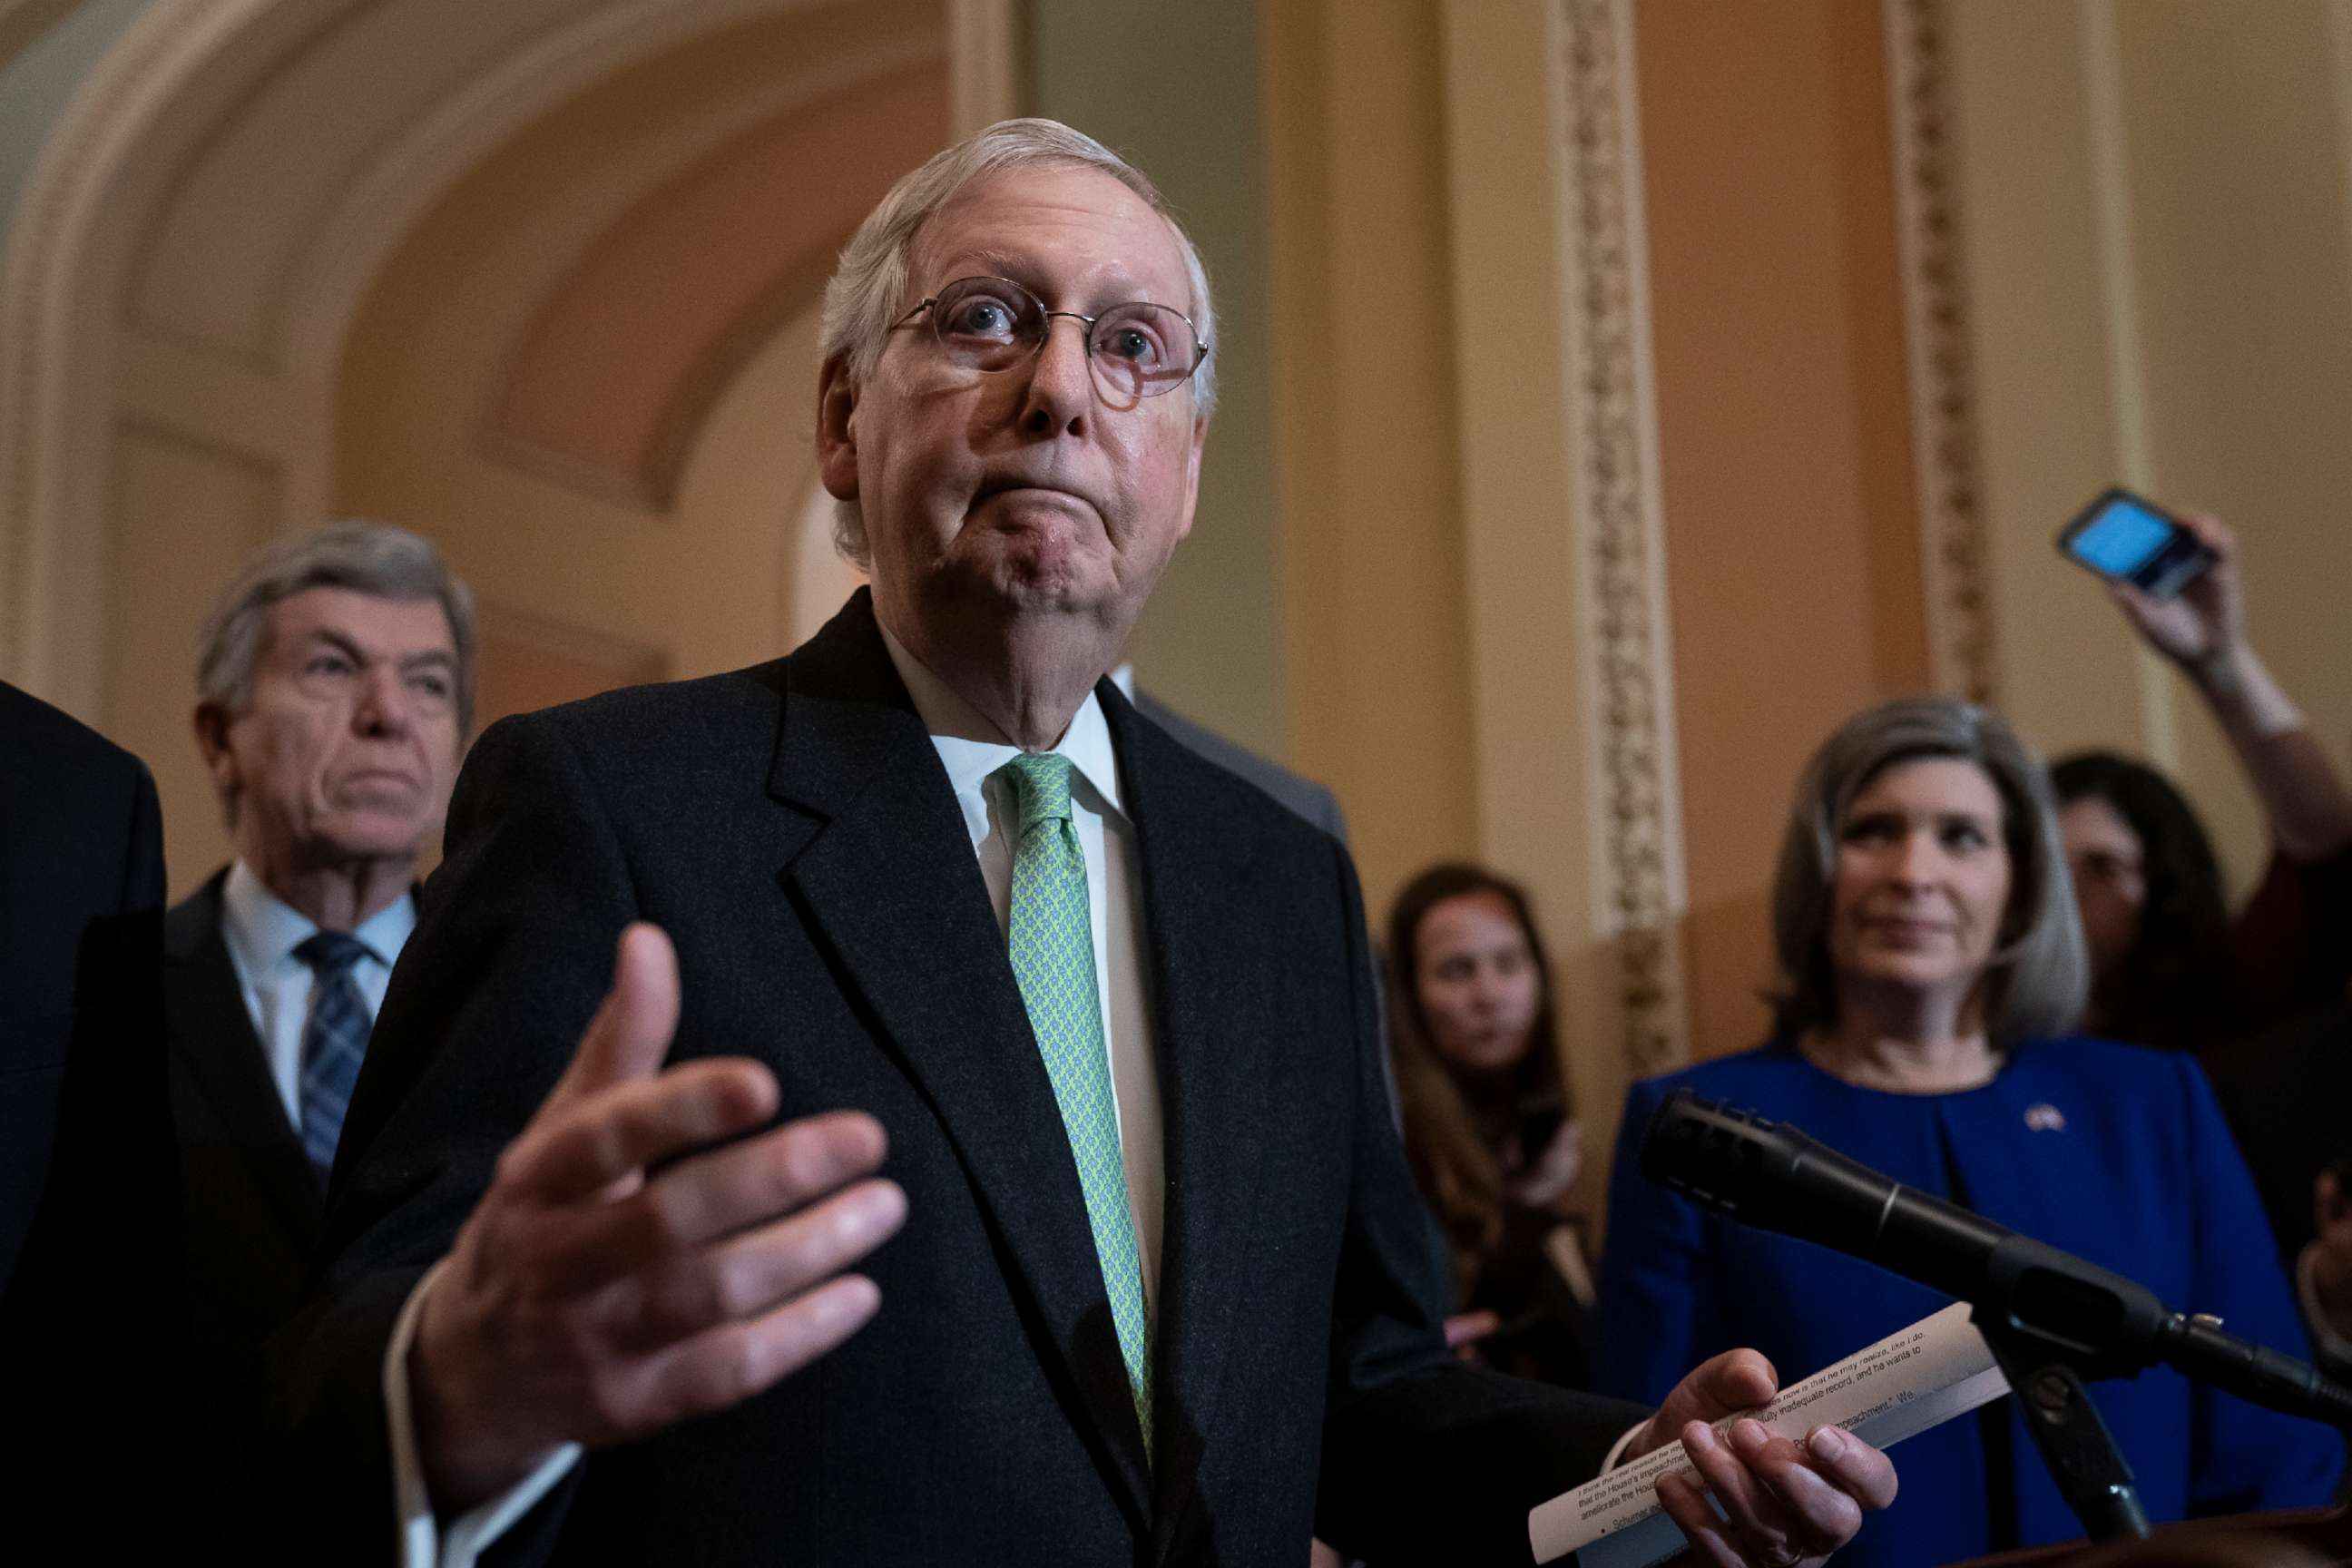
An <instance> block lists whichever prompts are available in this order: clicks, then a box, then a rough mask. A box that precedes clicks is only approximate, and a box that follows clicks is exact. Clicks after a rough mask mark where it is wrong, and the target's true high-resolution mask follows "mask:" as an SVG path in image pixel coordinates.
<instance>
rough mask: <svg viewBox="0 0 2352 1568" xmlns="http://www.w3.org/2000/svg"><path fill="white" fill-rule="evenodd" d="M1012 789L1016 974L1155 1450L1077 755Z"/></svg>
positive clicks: (1047, 760)
mask: <svg viewBox="0 0 2352 1568" xmlns="http://www.w3.org/2000/svg"><path fill="white" fill-rule="evenodd" d="M997 773H998V775H999V776H1001V777H1003V779H1005V780H1006V782H1008V783H1009V784H1012V786H1013V799H1014V801H1015V802H1016V803H1017V805H1018V806H1019V809H1020V814H1021V828H1020V834H1021V837H1020V841H1019V845H1018V847H1016V848H1015V849H1014V851H1013V907H1012V915H1011V918H1010V919H1009V920H1008V921H1006V925H1007V927H1008V930H1007V931H1006V937H1007V940H1008V942H1009V943H1010V945H1011V948H1012V954H1013V979H1014V980H1015V981H1017V982H1019V983H1020V986H1021V1000H1022V1001H1023V1003H1024V1004H1025V1005H1027V1007H1028V1009H1029V1025H1030V1027H1031V1028H1033V1029H1034V1030H1035V1031H1036V1035H1037V1049H1038V1051H1039V1052H1040V1053H1041V1054H1043V1055H1044V1057H1045V1075H1046V1077H1048V1078H1049V1079H1052V1080H1053V1083H1054V1098H1055V1100H1056V1101H1058V1102H1059V1103H1060V1105H1061V1108H1062V1124H1063V1126H1064V1127H1065V1128H1066V1129H1067V1130H1068V1131H1069V1134H1070V1152H1071V1153H1072V1154H1073V1155H1074V1156H1076V1160H1077V1165H1078V1186H1079V1187H1080V1189H1081V1190H1082V1191H1084V1192H1085V1194H1086V1198H1087V1220H1088V1221H1089V1222H1090V1223H1091V1225H1092V1226H1093V1227H1094V1233H1095V1256H1096V1257H1097V1258H1098V1259H1099V1260H1100V1261H1101V1264H1102V1276H1103V1289H1104V1290H1105V1291H1106V1292H1107V1293H1108V1295H1109V1297H1110V1315H1111V1321H1112V1322H1113V1323H1114V1324H1116V1325H1117V1326H1118V1349H1119V1354H1120V1355H1121V1356H1122V1357H1123V1358H1125V1360H1126V1362H1127V1381H1128V1384H1129V1387H1130V1388H1131V1389H1132V1390H1133V1391H1134V1394H1135V1414H1136V1417H1137V1419H1138V1420H1139V1421H1141V1422H1142V1424H1143V1450H1144V1453H1145V1454H1146V1455H1147V1456H1149V1455H1150V1452H1151V1318H1150V1310H1149V1308H1148V1307H1147V1306H1146V1304H1145V1302H1144V1300H1143V1272H1142V1268H1141V1265H1140V1263H1139V1261H1138V1258H1137V1255H1136V1246H1135V1221H1134V1218H1133V1216H1132V1215H1131V1214H1130V1213H1129V1209H1128V1205H1127V1165H1126V1163H1125V1161H1124V1160H1123V1159H1122V1158H1121V1157H1120V1154H1119V1146H1118V1111H1117V1109H1116V1108H1115V1107H1114V1105H1113V1104H1112V1101H1111V1088H1110V1056H1109V1053H1108V1051H1107V1050H1106V1049H1105V1047H1104V1040H1103V1019H1102V995H1101V993H1100V991H1099V990H1097V983H1096V979H1095V937H1094V923H1093V921H1091V920H1090V919H1089V918H1088V914H1087V858H1086V854H1085V852H1084V851H1083V850H1081V849H1080V848H1079V847H1078V830H1077V825H1076V823H1074V822H1072V821H1071V820H1070V759H1069V758H1067V757H1065V756H1062V755H1059V754H1058V753H1055V752H1024V753H1023V754H1022V755H1020V756H1017V757H1015V758H1013V760H1012V761H1011V762H1009V763H1005V764H1004V765H1003V767H1002V768H999V769H998V770H997Z"/></svg>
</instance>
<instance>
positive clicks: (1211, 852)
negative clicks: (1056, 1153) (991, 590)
mask: <svg viewBox="0 0 2352 1568" xmlns="http://www.w3.org/2000/svg"><path fill="white" fill-rule="evenodd" d="M1097 695H1098V696H1099V697H1100V699H1101V701H1102V704H1103V711H1104V715H1105V717H1106V718H1107V719H1108V721H1109V722H1110V727H1111V735H1112V739H1113V740H1114V742H1116V743H1117V745H1118V754H1119V759H1120V764H1119V765H1120V783H1121V787H1122V790H1123V792H1124V797H1125V799H1126V800H1127V801H1128V802H1129V810H1130V815H1131V816H1132V818H1133V820H1134V822H1135V825H1136V837H1137V843H1138V849H1139V859H1140V861H1141V865H1142V883H1143V887H1142V898H1143V908H1142V916H1143V921H1144V931H1145V935H1146V941H1147V945H1148V950H1149V951H1150V953H1151V954H1152V955H1153V959H1154V964H1153V976H1152V978H1153V981H1154V995H1155V997H1156V999H1157V1004H1158V1014H1157V1020H1158V1031H1157V1041H1156V1045H1157V1049H1158V1054H1159V1058H1160V1084H1161V1097H1160V1098H1161V1103H1162V1105H1163V1106H1164V1107H1165V1112H1164V1114H1165V1121H1166V1126H1165V1134H1166V1149H1167V1159H1168V1182H1169V1187H1170V1203H1169V1210H1168V1222H1167V1233H1166V1236H1165V1237H1164V1240H1163V1244H1162V1247H1161V1267H1160V1317H1159V1333H1158V1361H1159V1379H1160V1381H1159V1385H1158V1389H1159V1405H1158V1415H1159V1423H1158V1426H1159V1429H1158V1432H1157V1434H1156V1439H1157V1449H1156V1454H1155V1457H1156V1458H1157V1460H1158V1474H1157V1477H1156V1486H1155V1507H1154V1514H1155V1517H1156V1518H1157V1519H1158V1520H1159V1521H1160V1524H1161V1526H1162V1527H1163V1532H1164V1530H1165V1529H1167V1528H1172V1527H1173V1524H1174V1522H1175V1521H1176V1520H1177V1519H1178V1517H1179V1516H1180V1515H1181V1511H1182V1509H1181V1505H1182V1503H1183V1501H1184V1500H1185V1498H1186V1497H1187V1496H1188V1495H1189V1494H1190V1493H1191V1491H1192V1486H1193V1483H1194V1479H1195V1478H1196V1477H1197V1476H1198V1474H1199V1471H1200V1464H1201V1458H1202V1451H1203V1448H1204V1447H1205V1445H1206V1443H1207V1441H1208V1439H1209V1436H1210V1434H1211V1433H1212V1431H1213V1425H1214V1417H1215V1413H1216V1403H1217V1393H1218V1386H1219V1384H1220V1381H1221V1379H1222V1375H1223V1368H1224V1362H1225V1348H1226V1346H1227V1345H1228V1344H1229V1343H1230V1342H1232V1340H1233V1338H1234V1335H1235V1334H1236V1333H1238V1332H1242V1331H1244V1328H1243V1319H1242V1315H1241V1309H1242V1307H1243V1304H1244V1301H1245V1300H1246V1298H1247V1295H1248V1292H1249V1279H1250V1278H1251V1276H1252V1273H1253V1271H1254V1269H1255V1267H1256V1265H1255V1262H1254V1260H1253V1258H1252V1256H1251V1252H1250V1246H1249V1244H1250V1240H1251V1238H1252V1237H1254V1235H1255V1229H1256V1225H1255V1221H1256V1213H1257V1193H1258V1187H1259V1173H1260V1170H1261V1167H1262V1165H1263V1163H1264V1158H1265V1146H1266V1141H1267V1136H1268V1133H1269V1131H1270V1119H1271V1116H1272V1114H1273V1108H1271V1107H1270V1106H1268V1105H1267V1104H1266V1103H1265V1095H1264V1094H1263V1093H1262V1092H1261V1091H1260V1084H1261V1082H1262V1079H1261V1077H1260V1075H1259V1073H1258V1072H1257V1070H1256V1063H1257V1060H1258V1058H1257V1053H1256V1051H1255V1049H1254V1048H1253V1045H1252V1042H1251V1041H1250V1039H1249V1038H1248V1037H1247V1036H1246V1034H1245V1033H1244V1032H1243V1031H1244V1030H1245V1029H1246V1027H1247V1026H1248V1023H1249V1021H1250V1020H1251V1019H1253V1018H1264V1017H1266V1016H1270V1009H1269V1008H1268V1006H1267V1005H1266V990H1267V988H1268V987H1269V986H1271V985H1272V984H1274V980H1275V977H1274V976H1273V975H1272V974H1270V973H1268V972H1267V966H1266V959H1265V952H1263V951H1262V949H1261V948H1260V946H1259V944H1258V943H1257V942H1255V940H1254V939H1253V937H1252V935H1251V934H1250V929H1249V927H1248V924H1247V922H1246V921H1236V920H1234V918H1232V917H1233V913H1234V911H1235V910H1243V909H1245V908H1247V907H1248V890H1247V886H1246V884H1247V880H1248V868H1247V867H1246V866H1244V865H1242V864H1239V863H1237V861H1236V858H1235V857H1234V855H1233V854H1232V852H1231V850H1230V847H1229V845H1228V842H1227V835H1226V834H1225V833H1224V832H1223V824H1222V823H1221V822H1220V820H1219V818H1218V816H1216V808H1215V806H1214V805H1213V802H1214V801H1215V800H1216V799H1217V798H1219V797H1220V795H1222V793H1223V792H1222V791H1221V790H1220V789H1219V788H1218V787H1217V782H1218V781H1217V780H1216V778H1215V777H1214V776H1213V771H1212V770H1211V769H1209V767H1208V766H1207V764H1205V763H1202V762H1201V761H1200V760H1199V759H1198V758H1197V757H1195V756H1194V755H1193V754H1192V752H1189V751H1187V750H1186V749H1185V748H1184V747H1183V746H1181V744H1179V743H1178V742H1175V741H1174V740H1172V739H1171V738H1170V737H1169V736H1168V735H1167V734H1166V733H1165V732H1164V731H1161V730H1160V729H1159V728H1158V727H1157V726H1155V725H1152V724H1150V723H1145V722H1141V721H1139V720H1138V719H1137V717H1136V714H1135V712H1134V710H1133V709H1132V708H1130V707H1129V705H1128V703H1127V701H1126V700H1124V699H1123V698H1122V697H1120V696H1119V694H1118V691H1117V689H1115V688H1114V687H1112V686H1111V684H1110V683H1109V682H1108V681H1105V682H1104V683H1103V684H1102V685H1101V686H1100V687H1099V688H1097Z"/></svg>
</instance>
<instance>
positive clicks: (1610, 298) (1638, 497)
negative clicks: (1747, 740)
mask: <svg viewBox="0 0 2352 1568" xmlns="http://www.w3.org/2000/svg"><path fill="white" fill-rule="evenodd" d="M1559 4H1560V7H1561V8H1560V12H1559V23H1560V26H1559V38H1560V58H1559V68H1560V70H1561V73H1562V76H1561V89H1562V90H1561V91H1560V93H1559V99H1558V101H1559V103H1560V104H1561V105H1562V106H1563V109H1564V111H1565V123H1564V124H1563V125H1561V126H1560V127H1559V134H1560V136H1561V138H1562V142H1561V145H1562V156H1561V158H1560V161H1559V166H1560V168H1561V170H1562V173H1563V177H1564V179H1565V181H1566V184H1567V189H1566V190H1565V192H1564V193H1563V197H1564V199H1563V201H1562V203H1561V211H1562V212H1563V214H1564V215H1565V216H1566V219H1567V222H1568V225H1569V226H1570V234H1569V235H1568V237H1567V243H1566V244H1565V245H1564V246H1563V247H1562V248H1563V254H1564V255H1565V257H1566V258H1567V264H1568V276H1567V278H1566V279H1565V283H1566V287H1567V289H1568V299H1567V300H1566V312H1565V314H1566V317H1567V320H1568V322H1569V327H1570V374H1571V377H1572V384H1571V393H1572V396H1571V406H1572V407H1573V409H1574V411H1575V412H1574V416H1573V417H1574V420H1575V428H1574V430H1573V431H1572V432H1571V438H1572V447H1573V451H1574V457H1575V486H1576V498H1575V507H1574V515H1575V516H1576V518H1577V520H1578V521H1579V524H1580V532H1581V549H1582V551H1583V552H1584V556H1585V561H1584V564H1585V573H1584V575H1583V581H1584V584H1585V598H1586V603H1585V605H1584V606H1583V611H1584V620H1585V626H1586V634H1587V635H1586V639H1585V640H1586V648H1587V653H1588V658H1587V662H1586V668H1587V672H1588V673H1587V680H1588V683H1589V684H1590V686H1591V692H1592V699H1593V700H1592V701H1591V704H1590V708H1589V710H1590V711H1591V713H1592V714H1593V716H1594V723H1595V726H1596V731H1597V732H1596V733H1595V735H1594V736H1593V738H1592V739H1593V744H1592V745H1591V757H1592V764H1591V765H1592V767H1593V770H1594V780H1593V784H1594V787H1593V789H1592V790H1591V801H1592V803H1593V807H1592V809H1593V814H1594V820H1593V832H1594V835H1595V840H1596V842H1597V844H1598V845H1599V846H1600V848H1601V854H1600V857H1599V860H1600V869H1601V878H1600V880H1599V885H1598V886H1597V887H1596V889H1595V894H1596V900H1597V902H1598V908H1597V909H1596V910H1595V916H1596V921H1595V923H1596V927H1597V929H1598V930H1599V931H1601V933H1602V934H1603V935H1604V936H1606V937H1608V938H1609V939H1611V940H1612V942H1614V944H1615V949H1616V965H1615V967H1616V975H1615V979H1616V996H1615V1001H1616V1022H1617V1026H1618V1040H1619V1046H1620V1048H1621V1050H1622V1054H1623V1058H1624V1066H1625V1068H1626V1071H1627V1073H1628V1074H1629V1075H1630V1076H1632V1077H1636V1078H1638V1077H1643V1076H1647V1075H1649V1074H1653V1073H1657V1072H1661V1071H1664V1070H1665V1069H1666V1068H1672V1067H1674V1066H1675V1065H1677V1064H1679V1063H1681V1062H1684V1061H1686V1060H1688V1059H1689V1055H1690V1047H1689V1039H1688V1026H1687V1022H1686V1016H1685V1007H1684V983H1683V965H1682V943H1681V937H1680V931H1679V922H1680V920H1681V917H1682V915H1683V913H1684V904H1685V891H1684V888H1685V884H1684V880H1683V861H1682V834H1681V821H1682V810H1681V800H1680V790H1679V787H1678V785H1677V782H1676V770H1677V766H1678V764H1677V760H1676V751H1675V722H1674V711H1675V704H1674V679H1673V663H1672V661H1673V644H1672V639H1671V637H1670V636H1669V633H1668V626H1667V618H1666V597H1665V565H1666V563H1665V543H1664V528H1663V525H1662V510H1663V509H1662V505H1661V502H1660V491H1659V482H1658V422H1657V399H1656V394H1655V386H1654V360H1653V356H1652V353H1651V346H1650V297H1649V253H1648V241H1647V237H1646V231H1647V225H1646V222H1645V219H1644V216H1643V204H1642V153H1641V114H1640V103H1639V100H1638V97H1637V95H1636V91H1635V76H1634V66H1633V5H1632V3H1631V0H1559Z"/></svg>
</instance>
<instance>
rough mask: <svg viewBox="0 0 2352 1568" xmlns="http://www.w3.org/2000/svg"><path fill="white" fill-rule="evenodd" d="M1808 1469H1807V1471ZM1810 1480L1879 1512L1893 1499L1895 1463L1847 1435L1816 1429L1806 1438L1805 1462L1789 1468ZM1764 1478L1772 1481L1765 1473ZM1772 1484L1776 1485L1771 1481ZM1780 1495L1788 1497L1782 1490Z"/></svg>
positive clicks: (1786, 1491) (1820, 1428) (1880, 1452)
mask: <svg viewBox="0 0 2352 1568" xmlns="http://www.w3.org/2000/svg"><path fill="white" fill-rule="evenodd" d="M1808 1467H1810V1468H1808ZM1790 1468H1791V1469H1792V1470H1799V1471H1802V1472H1803V1473H1804V1474H1805V1475H1806V1476H1807V1477H1808V1478H1809V1479H1812V1480H1815V1481H1817V1482H1819V1483H1821V1484H1822V1485H1825V1486H1832V1487H1834V1488H1835V1489H1837V1490H1838V1491H1839V1492H1841V1493H1843V1494H1844V1495H1845V1496H1847V1497H1849V1498H1852V1499H1853V1500H1854V1501H1855V1502H1856V1503H1858V1504H1860V1505H1861V1506H1862V1507H1864V1508H1865V1509H1882V1508H1885V1507H1886V1506H1887V1505H1888V1504H1890V1503H1892V1502H1893V1501H1894V1500H1895V1488H1896V1480H1895V1461H1894V1460H1892V1459H1890V1458H1887V1457H1886V1455H1885V1453H1884V1452H1883V1451H1882V1450H1880V1449H1877V1448H1874V1447H1871V1446H1870V1445H1869V1444H1867V1443H1865V1442H1864V1441H1863V1440H1862V1439H1861V1438H1859V1437H1856V1436H1853V1434H1852V1433H1850V1432H1846V1431H1843V1430H1841V1429H1839V1428H1838V1427H1835V1426H1816V1427H1814V1428H1813V1429H1812V1431H1811V1432H1810V1433H1808V1434H1807V1435H1806V1436H1805V1463H1804V1465H1801V1466H1799V1465H1792V1466H1791V1467H1790ZM1767 1479H1774V1478H1772V1477H1770V1476H1769V1474H1768V1478H1767ZM1774 1484H1775V1485H1776V1486H1778V1485H1779V1483H1778V1480H1777V1479H1774ZM1781 1495H1782V1496H1783V1497H1786V1496H1788V1495H1789V1492H1788V1490H1787V1489H1785V1488H1784V1489H1781Z"/></svg>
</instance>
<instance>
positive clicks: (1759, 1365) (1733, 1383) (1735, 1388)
mask: <svg viewBox="0 0 2352 1568" xmlns="http://www.w3.org/2000/svg"><path fill="white" fill-rule="evenodd" d="M1691 1376H1692V1381H1693V1382H1694V1383H1696V1384H1697V1387H1698V1394H1699V1403H1700V1404H1701V1405H1704V1406H1707V1407H1708V1408H1706V1409H1703V1410H1702V1411H1700V1412H1699V1413H1697V1419H1699V1420H1702V1421H1719V1420H1721V1419H1722V1418H1723V1417H1725V1416H1726V1415H1730V1414H1731V1413H1732V1412H1734V1411H1736V1410H1753V1409H1755V1408H1756V1407H1757V1406H1758V1405H1761V1404H1763V1403H1764V1402H1765V1401H1766V1400H1768V1399H1769V1398H1771V1397H1772V1396H1773V1395H1774V1394H1778V1393H1779V1392H1780V1374H1779V1373H1777V1372H1775V1371H1774V1370H1773V1368H1772V1363H1770V1362H1769V1361H1767V1360H1765V1359H1764V1352H1761V1351H1751V1350H1737V1351H1726V1352H1723V1353H1722V1354H1721V1355H1719V1356H1717V1357H1715V1358H1713V1359H1712V1360H1710V1361H1707V1362H1705V1363H1701V1364H1700V1366H1699V1369H1698V1370H1697V1371H1696V1373H1692V1374H1691Z"/></svg>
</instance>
